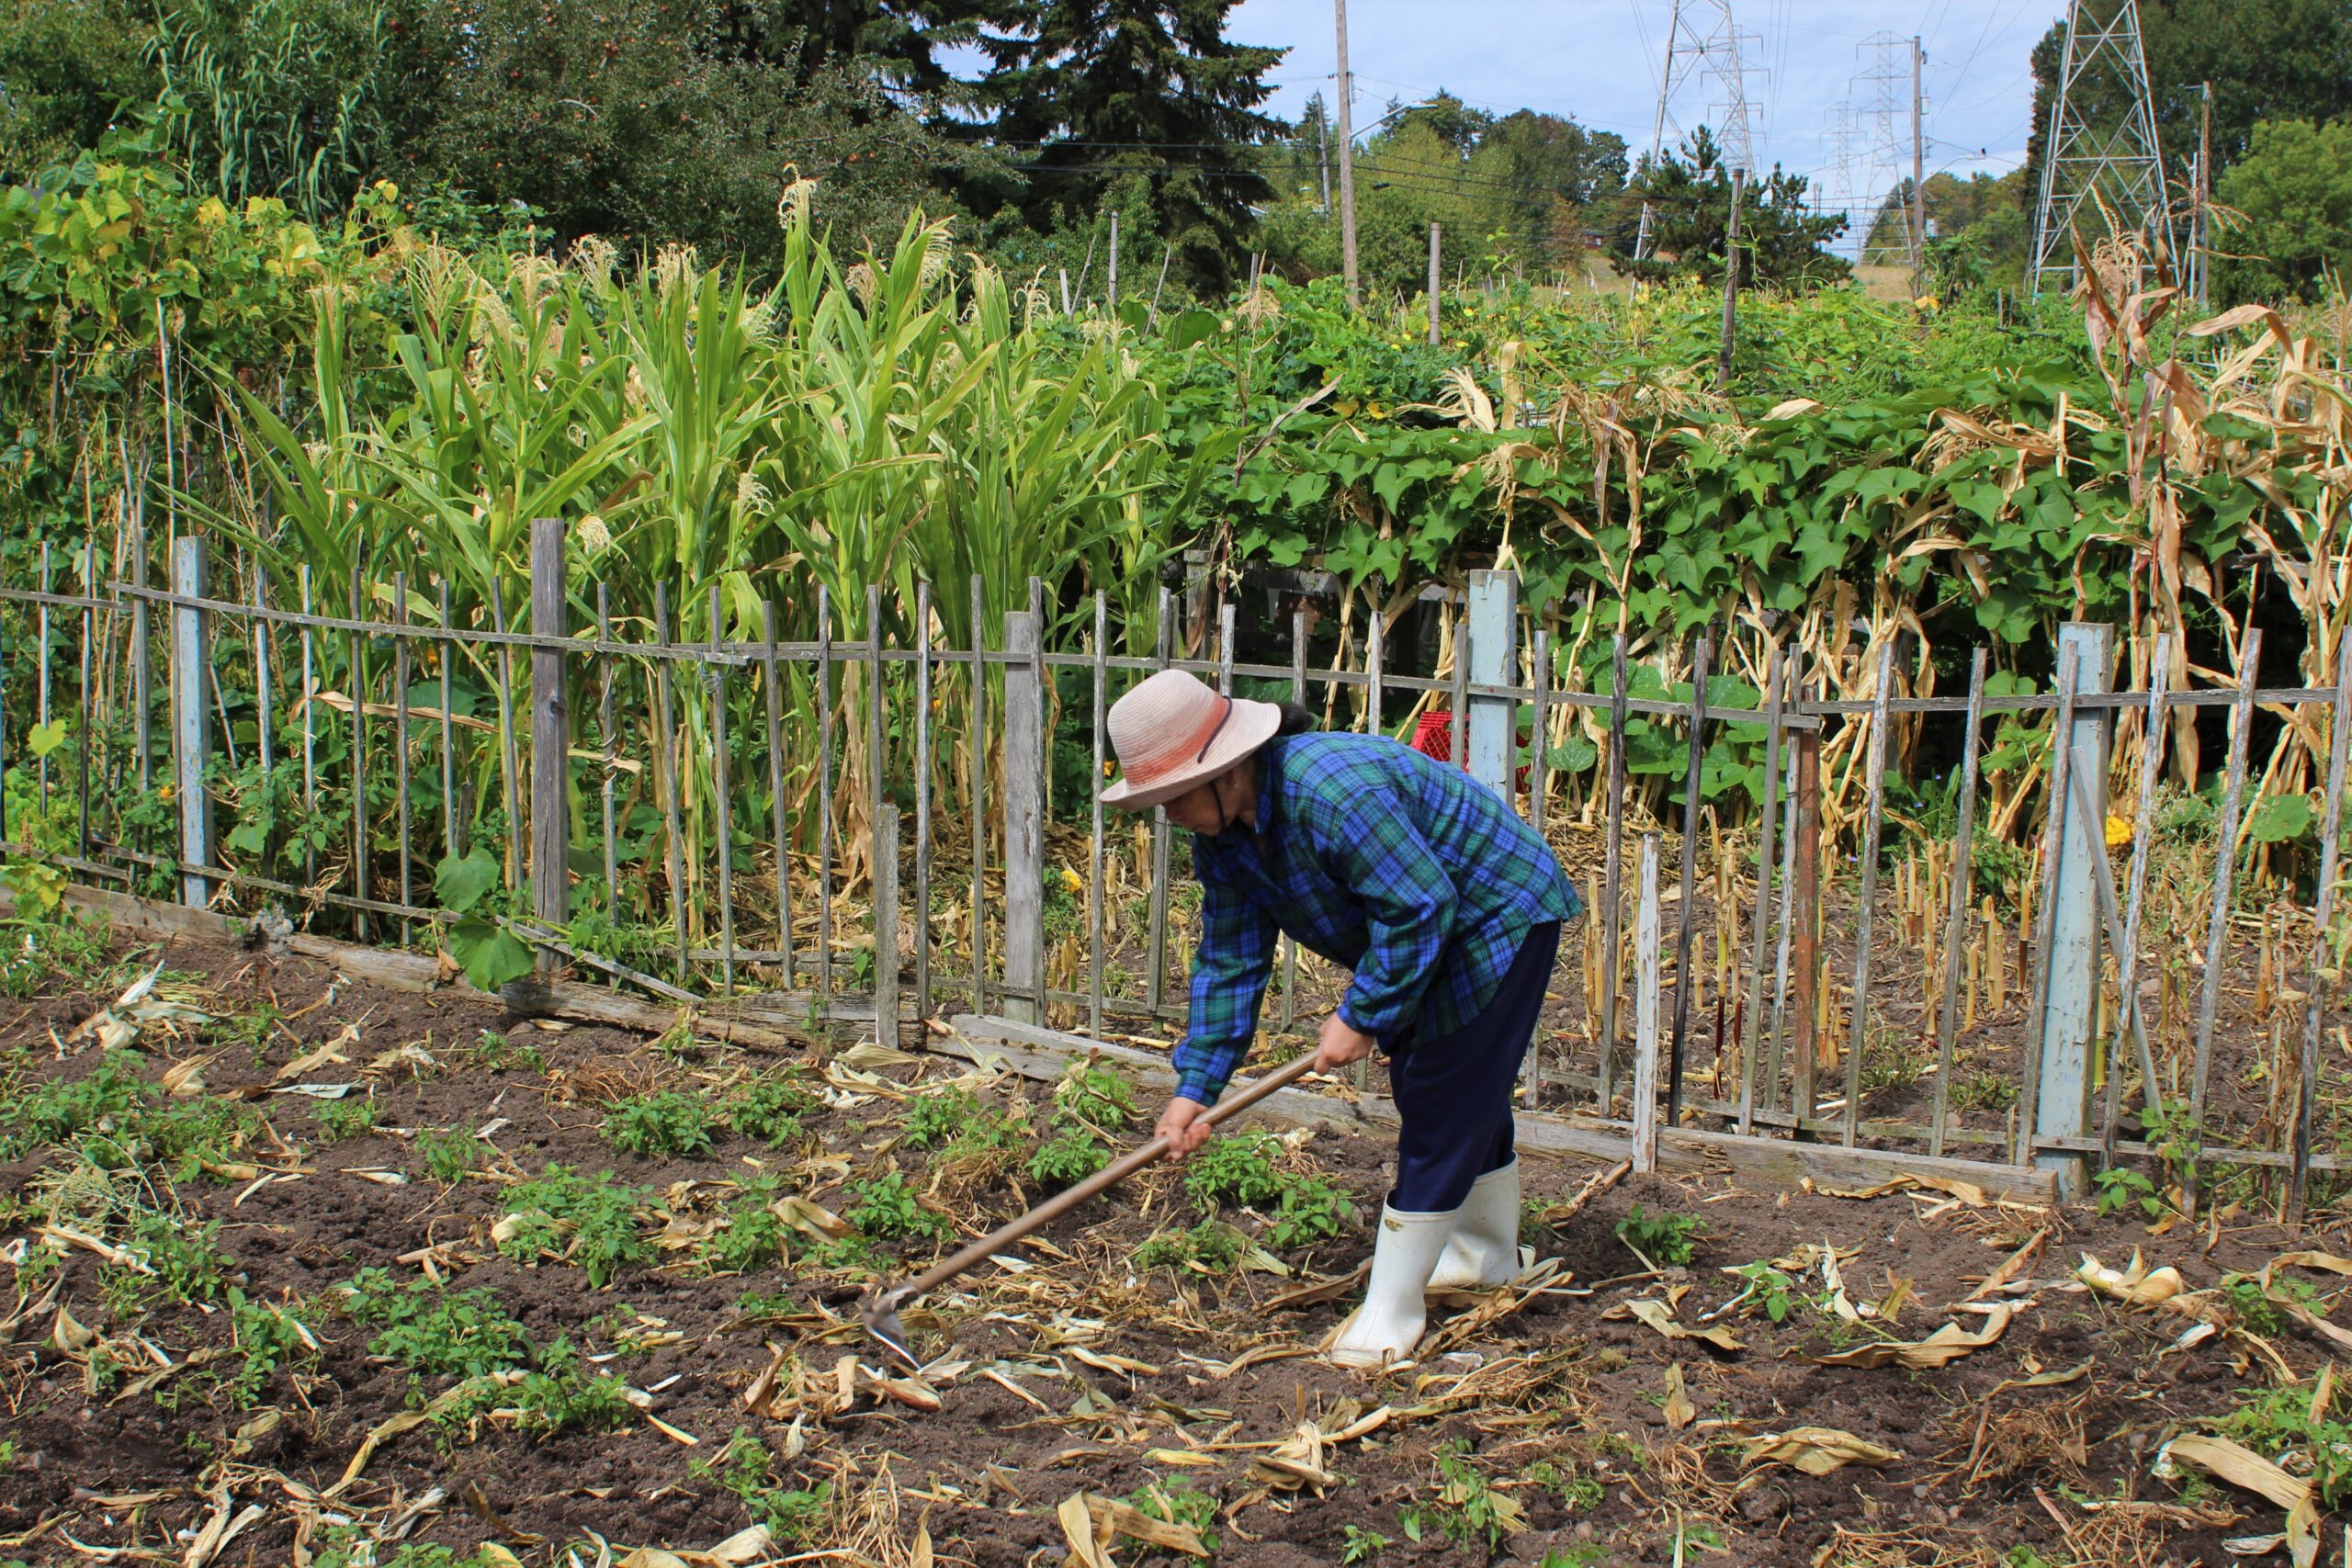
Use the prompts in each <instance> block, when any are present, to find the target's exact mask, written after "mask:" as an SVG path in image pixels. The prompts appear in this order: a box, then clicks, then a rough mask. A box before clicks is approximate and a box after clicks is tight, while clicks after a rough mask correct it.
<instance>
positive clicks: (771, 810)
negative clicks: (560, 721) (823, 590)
mask: <svg viewBox="0 0 2352 1568" xmlns="http://www.w3.org/2000/svg"><path fill="white" fill-rule="evenodd" d="M760 635H761V637H762V638H763V641H764V642H765V643H766V645H767V646H766V649H765V650H764V659H765V663H766V668H765V670H764V671H763V673H764V674H765V675H766V677H767V693H766V695H767V709H768V819H769V827H768V830H769V832H770V834H771V835H773V837H774V840H775V925H776V951H777V953H779V954H780V955H781V956H782V957H783V960H784V987H785V989H786V990H790V989H791V988H792V813H791V808H790V807H789V805H788V803H787V801H786V796H785V792H784V664H783V662H782V660H780V659H779V657H778V655H777V652H776V637H775V604H773V603H772V602H770V601H768V600H764V599H763V600H762V601H761V602H760ZM928 672H929V667H928V666H925V673H926V674H928ZM928 713H929V709H928V707H926V708H925V714H926V716H928ZM611 790H612V785H611V784H610V782H609V779H608V782H607V783H606V784H605V800H606V801H607V802H609V801H611V799H612V794H611ZM916 962H917V964H921V963H922V959H921V958H920V957H919V958H918V959H917V960H916Z"/></svg>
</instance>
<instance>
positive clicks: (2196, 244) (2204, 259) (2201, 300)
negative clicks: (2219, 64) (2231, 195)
mask: <svg viewBox="0 0 2352 1568" xmlns="http://www.w3.org/2000/svg"><path fill="white" fill-rule="evenodd" d="M2202 86H2203V89H2204V91H2203V96H2201V97H2199V100H2198V104H2197V210H2196V212H2195V213H2194V214H2193V215H2192V216H2191V218H2190V220H2189V235H2188V243H2189V253H2188V263H2189V265H2191V266H2193V267H2195V268H2196V269H2197V303H2198V306H2199V309H2202V308H2203V307H2205V306H2207V305H2210V304H2211V303H2212V288H2213V258H2212V255H2211V247H2212V243H2213V242H2212V238H2211V235H2210V234H2209V233H2208V231H2207V225H2209V224H2210V223H2211V221H2212V213H2211V208H2212V202H2213V84H2212V83H2211V82H2207V83H2204V84H2202Z"/></svg>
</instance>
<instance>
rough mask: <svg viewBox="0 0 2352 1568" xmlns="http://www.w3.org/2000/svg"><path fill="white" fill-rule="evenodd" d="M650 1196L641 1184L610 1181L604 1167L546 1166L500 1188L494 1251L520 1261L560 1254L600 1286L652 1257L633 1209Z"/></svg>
mask: <svg viewBox="0 0 2352 1568" xmlns="http://www.w3.org/2000/svg"><path fill="white" fill-rule="evenodd" d="M649 1198H650V1193H649V1192H648V1191H647V1190H645V1189H644V1188H641V1187H626V1186H622V1185H621V1184H619V1183H617V1182H616V1181H615V1180H614V1179H613V1173H612V1172H611V1171H609V1170H605V1171H599V1172H597V1173H596V1175H595V1176H594V1177H585V1176H582V1175H581V1174H580V1173H579V1172H577V1171H575V1170H573V1169H572V1168H571V1167H570V1166H565V1165H550V1166H548V1168H546V1169H545V1170H543V1171H541V1172H540V1173H539V1175H538V1176H537V1178H536V1179H532V1180H529V1181H524V1182H518V1183H516V1184H515V1186H513V1187H510V1188H508V1189H507V1190H506V1220H507V1222H508V1223H507V1224H503V1225H502V1226H500V1227H499V1228H500V1229H503V1231H504V1232H505V1234H504V1235H503V1236H501V1237H500V1238H499V1241H498V1250H499V1251H501V1252H503V1253H504V1254H505V1255H506V1256H507V1257H509V1258H515V1260H516V1261H518V1262H525V1263H530V1262H536V1261H537V1260H538V1259H539V1258H560V1259H562V1260H563V1261H565V1262H567V1263H571V1264H574V1265H576V1266H578V1267H579V1268H580V1269H582V1270H583V1271H585V1272H586V1274H587V1276H588V1282H589V1283H590V1284H591V1285H594V1287H596V1288H597V1289H598V1290H602V1289H604V1288H605V1285H607V1284H609V1283H610V1282H611V1280H612V1278H613V1275H614V1273H615V1271H616V1270H617V1269H620V1268H622V1267H623V1266H625V1265H627V1264H631V1263H641V1262H643V1261H645V1260H646V1259H648V1258H651V1257H652V1256H653V1248H652V1247H650V1245H648V1243H647V1242H646V1240H645V1238H644V1237H643V1236H642V1235H639V1234H638V1228H637V1211H638V1210H639V1208H641V1207H642V1206H644V1204H645V1202H646V1201H647V1200H648V1199H649Z"/></svg>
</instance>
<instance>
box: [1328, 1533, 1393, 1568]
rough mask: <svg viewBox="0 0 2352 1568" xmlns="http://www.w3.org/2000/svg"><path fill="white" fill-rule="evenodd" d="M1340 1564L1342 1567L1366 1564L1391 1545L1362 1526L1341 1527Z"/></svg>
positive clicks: (1386, 1539)
mask: <svg viewBox="0 0 2352 1568" xmlns="http://www.w3.org/2000/svg"><path fill="white" fill-rule="evenodd" d="M1340 1529H1341V1531H1342V1535H1341V1539H1340V1562H1341V1564H1343V1565H1348V1564H1353V1563H1357V1562H1370V1561H1371V1560H1372V1559H1373V1558H1374V1557H1377V1556H1378V1555H1379V1554H1380V1553H1382V1552H1384V1551H1387V1550H1388V1548H1389V1547H1390V1546H1391V1545H1392V1544H1393V1543H1392V1542H1391V1541H1390V1540H1389V1539H1388V1538H1387V1537H1386V1536H1385V1535H1382V1534H1381V1533H1380V1532H1379V1531H1378V1530H1368V1529H1364V1528H1363V1526H1362V1525H1342V1526H1341V1527H1340Z"/></svg>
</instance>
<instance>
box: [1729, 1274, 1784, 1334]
mask: <svg viewBox="0 0 2352 1568" xmlns="http://www.w3.org/2000/svg"><path fill="white" fill-rule="evenodd" d="M1731 1272H1733V1273H1734V1274H1736V1275H1737V1276H1738V1277H1739V1278H1740V1279H1742V1280H1746V1281H1747V1288H1746V1289H1744V1290H1742V1291H1741V1292H1739V1294H1738V1295H1737V1296H1736V1297H1735V1298H1733V1304H1735V1305H1736V1304H1738V1303H1740V1302H1752V1303H1755V1304H1756V1306H1757V1307H1758V1308H1759V1309H1760V1310H1761V1311H1762V1312H1763V1314H1764V1315H1765V1316H1766V1317H1769V1318H1770V1319H1771V1320H1772V1321H1773V1322H1774V1323H1786V1322H1787V1321H1788V1320H1789V1308H1790V1307H1791V1306H1792V1304H1793V1303H1794V1297H1793V1296H1792V1294H1791V1292H1793V1291H1794V1290H1795V1289H1796V1281H1795V1280H1792V1279H1790V1278H1789V1277H1788V1276H1787V1275H1786V1274H1783V1273H1781V1271H1780V1270H1779V1269H1775V1268H1773V1267H1772V1266H1771V1265H1770V1263H1767V1262H1765V1261H1764V1260H1763V1259H1762V1258H1758V1259H1757V1260H1756V1261H1755V1262H1753V1263H1743V1264H1741V1265H1740V1266H1739V1267H1738V1268H1736V1269H1733V1270H1731Z"/></svg>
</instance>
